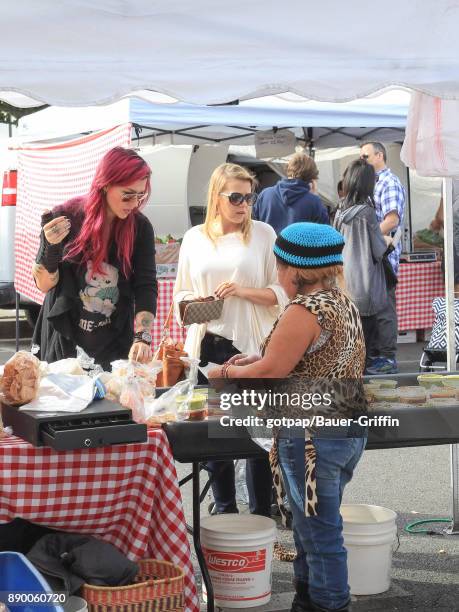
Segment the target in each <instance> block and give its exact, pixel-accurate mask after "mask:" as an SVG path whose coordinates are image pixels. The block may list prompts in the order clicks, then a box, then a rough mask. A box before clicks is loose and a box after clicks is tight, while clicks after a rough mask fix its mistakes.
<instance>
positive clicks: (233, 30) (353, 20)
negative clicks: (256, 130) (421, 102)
mask: <svg viewBox="0 0 459 612" xmlns="http://www.w3.org/2000/svg"><path fill="white" fill-rule="evenodd" d="M458 18H459V4H458V3H457V2H453V1H452V0H437V2H435V3H432V2H430V3H420V2H419V0H406V1H405V2H400V0H385V2H384V3H383V4H381V6H379V7H378V8H375V6H374V4H372V3H370V2H368V1H367V0H349V1H348V2H341V3H339V2H336V0H322V1H321V2H316V3H311V2H304V0H284V2H281V3H279V2H272V1H268V2H266V0H252V1H251V2H247V1H246V0H233V1H232V3H231V7H228V5H227V4H226V3H215V2H211V1H210V0H194V1H193V2H183V0H168V2H166V3H165V2H164V1H163V0H98V1H97V2H94V1H93V0H60V2H55V0H40V2H36V0H15V2H10V3H7V5H6V7H5V9H4V12H3V23H4V27H3V28H2V36H1V38H0V88H1V90H2V91H4V92H8V91H9V92H18V93H21V94H24V95H26V96H28V97H30V98H33V99H34V100H38V101H41V102H44V103H48V104H53V105H63V106H72V105H73V106H81V105H94V104H102V103H109V102H113V101H115V100H118V99H119V98H120V97H121V96H123V95H125V94H129V93H131V92H132V91H135V90H139V89H148V90H152V91H155V92H159V93H161V94H165V95H166V96H171V97H172V98H175V99H177V100H179V101H182V102H187V103H193V104H216V103H228V102H230V101H232V100H236V99H239V100H241V99H249V98H256V97H260V96H265V95H271V94H276V93H281V92H287V91H290V92H293V93H296V94H299V95H301V96H304V97H306V98H310V99H315V100H321V101H330V102H342V101H346V100H351V99H355V98H359V97H363V96H365V95H368V94H370V93H373V92H376V91H378V90H380V89H381V88H384V87H388V86H406V87H408V88H410V89H413V90H418V91H423V92H425V93H429V94H432V95H436V96H441V97H443V98H459V81H458V80H457V78H455V75H457V74H459V37H458V36H457V23H458ZM5 95H6V94H5Z"/></svg>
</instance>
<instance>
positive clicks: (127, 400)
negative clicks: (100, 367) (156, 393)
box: [120, 373, 145, 423]
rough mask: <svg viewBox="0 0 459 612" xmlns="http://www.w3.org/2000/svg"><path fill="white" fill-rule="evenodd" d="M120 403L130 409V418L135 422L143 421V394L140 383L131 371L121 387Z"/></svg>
mask: <svg viewBox="0 0 459 612" xmlns="http://www.w3.org/2000/svg"><path fill="white" fill-rule="evenodd" d="M120 404H121V405H122V406H124V407H125V408H130V409H131V412H132V418H133V420H134V421H136V423H144V422H145V410H144V402H143V396H142V392H141V390H140V385H139V383H138V381H137V379H136V378H135V376H134V374H133V373H130V374H128V376H127V378H126V381H125V383H124V385H123V387H122V389H121V393H120Z"/></svg>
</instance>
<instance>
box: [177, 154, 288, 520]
mask: <svg viewBox="0 0 459 612" xmlns="http://www.w3.org/2000/svg"><path fill="white" fill-rule="evenodd" d="M254 181H255V179H254V177H253V176H252V175H251V174H250V173H249V172H248V171H247V170H246V169H245V168H242V167H241V166H237V165H235V164H222V165H221V166H218V168H216V169H215V170H214V172H213V173H212V176H211V178H210V183H209V190H208V196H207V214H206V219H205V222H204V224H203V225H199V226H196V227H193V228H192V229H190V230H188V232H186V234H185V236H184V238H183V242H182V246H181V249H180V258H179V264H178V272H177V280H176V282H175V287H174V301H175V303H178V302H180V301H181V300H183V299H190V298H192V297H207V296H209V295H215V296H217V297H220V298H224V300H225V301H224V305H223V312H222V316H221V318H220V319H218V320H215V321H210V322H209V323H207V324H204V325H197V324H195V325H190V327H189V328H188V332H187V339H186V343H185V350H186V351H187V352H188V354H189V355H190V356H192V357H196V358H199V359H201V364H202V365H205V364H207V363H208V362H212V363H217V364H223V363H225V362H226V361H227V360H228V359H230V358H231V357H232V356H234V355H236V354H238V353H245V354H248V355H251V354H253V353H257V352H258V351H259V347H260V345H261V343H262V341H263V340H264V338H265V337H266V336H267V335H268V333H269V331H270V330H271V328H272V325H273V323H274V321H275V319H276V317H277V315H278V314H279V304H280V305H283V304H285V303H286V301H287V297H286V296H285V293H284V291H283V289H282V288H281V286H280V285H279V284H278V282H277V274H276V263H275V259H274V255H273V246H274V242H275V240H276V234H275V232H274V230H273V229H272V228H271V226H269V225H267V224H265V223H262V222H261V221H253V220H252V218H251V207H252V205H253V204H254V202H255V200H256V194H255V193H254V192H253V188H254ZM209 468H210V469H211V470H212V471H213V473H214V482H213V486H212V490H213V494H214V498H215V503H216V510H217V512H219V513H220V512H237V505H236V499H235V484H234V466H233V462H232V461H221V462H213V463H211V464H209ZM247 487H248V490H249V506H250V511H251V512H252V513H253V514H262V515H264V516H269V515H270V510H271V472H270V468H269V461H268V456H266V459H265V458H263V459H262V460H258V459H257V460H247Z"/></svg>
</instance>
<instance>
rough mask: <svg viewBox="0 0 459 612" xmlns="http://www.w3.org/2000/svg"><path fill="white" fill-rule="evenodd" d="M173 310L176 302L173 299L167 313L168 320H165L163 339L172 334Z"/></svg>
mask: <svg viewBox="0 0 459 612" xmlns="http://www.w3.org/2000/svg"><path fill="white" fill-rule="evenodd" d="M173 312H174V302H173V301H172V303H171V307H170V308H169V314H168V315H167V317H166V320H165V321H164V325H163V337H162V340H164V339H165V338H169V336H170V335H171V322H172V314H173Z"/></svg>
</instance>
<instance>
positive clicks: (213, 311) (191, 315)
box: [178, 295, 223, 327]
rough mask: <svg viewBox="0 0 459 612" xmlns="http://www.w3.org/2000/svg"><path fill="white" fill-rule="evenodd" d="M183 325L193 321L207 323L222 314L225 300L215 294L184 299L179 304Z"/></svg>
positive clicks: (190, 323)
mask: <svg viewBox="0 0 459 612" xmlns="http://www.w3.org/2000/svg"><path fill="white" fill-rule="evenodd" d="M178 306H179V313H180V319H181V322H182V325H183V326H184V327H185V325H192V324H193V323H207V322H208V321H213V320H215V319H219V318H220V317H221V316H222V310H223V300H220V299H217V298H215V297H214V296H213V295H211V296H209V297H205V298H195V299H193V300H182V301H181V302H179V304H178Z"/></svg>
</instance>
